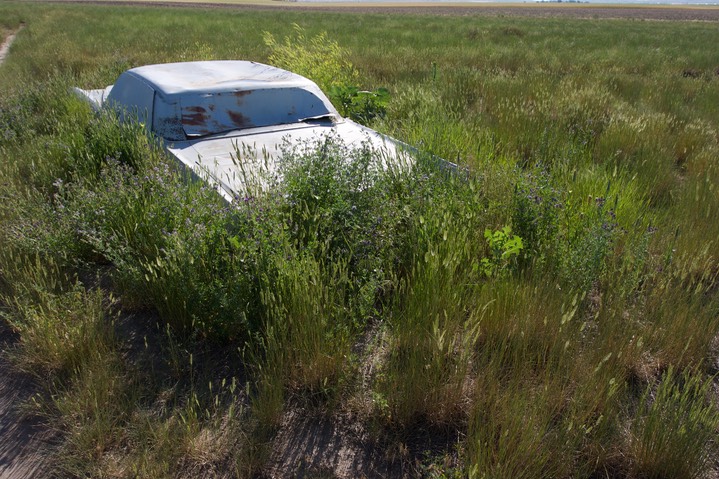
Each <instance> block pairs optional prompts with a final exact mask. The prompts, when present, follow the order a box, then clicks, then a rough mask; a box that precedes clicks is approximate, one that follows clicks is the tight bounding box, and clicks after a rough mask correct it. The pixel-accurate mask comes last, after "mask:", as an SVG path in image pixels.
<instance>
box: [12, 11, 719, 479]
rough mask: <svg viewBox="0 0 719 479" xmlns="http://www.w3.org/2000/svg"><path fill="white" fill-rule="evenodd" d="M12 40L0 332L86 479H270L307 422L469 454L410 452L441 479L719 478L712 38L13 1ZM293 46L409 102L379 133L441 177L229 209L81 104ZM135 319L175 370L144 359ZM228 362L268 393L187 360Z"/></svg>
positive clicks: (398, 101) (590, 26)
mask: <svg viewBox="0 0 719 479" xmlns="http://www.w3.org/2000/svg"><path fill="white" fill-rule="evenodd" d="M21 22H25V23H26V25H27V27H26V28H25V29H24V30H23V31H22V32H21V34H20V35H19V36H18V39H17V43H16V45H15V47H14V53H13V55H12V56H11V58H9V59H8V62H7V63H6V64H5V65H3V66H2V67H0V90H1V91H2V95H1V96H0V157H1V158H2V160H3V161H2V162H0V184H2V189H0V199H1V200H2V202H0V225H1V226H2V228H0V244H1V245H2V246H1V247H0V294H1V296H0V298H1V304H2V310H1V311H2V313H3V317H4V318H5V321H6V322H8V323H9V324H10V325H11V326H12V327H13V328H14V329H15V330H16V331H17V332H18V333H19V335H20V343H19V346H18V348H17V351H15V352H14V353H13V357H14V358H15V359H16V360H17V362H18V364H19V365H21V366H22V367H23V368H25V369H28V370H32V371H34V372H35V373H36V374H37V376H38V377H40V378H47V377H50V379H49V380H48V381H47V383H46V386H47V394H45V395H44V396H42V395H41V396H40V397H38V398H37V401H38V404H40V406H41V410H42V411H44V412H45V414H47V415H48V417H49V418H51V419H52V420H53V421H56V422H55V424H58V425H59V427H61V428H62V429H63V430H64V431H66V432H67V435H66V436H65V439H64V445H63V449H62V451H65V452H66V453H67V457H65V458H64V459H63V460H61V461H60V463H59V465H60V466H62V467H63V468H64V469H63V470H64V471H65V472H66V473H68V474H71V475H77V476H82V475H94V476H127V477H129V476H133V477H135V476H142V477H176V476H178V475H183V474H184V475H193V474H194V475H202V474H209V472H208V471H211V470H212V471H218V470H219V471H222V474H227V475H236V476H239V477H251V476H252V475H253V474H257V473H259V472H261V471H262V468H263V465H264V463H265V461H266V460H267V458H268V457H269V454H270V452H271V447H272V438H273V435H274V433H275V432H276V431H277V429H278V428H279V427H282V420H283V418H284V417H285V414H286V413H287V411H291V410H292V408H294V407H297V406H298V405H301V407H305V408H311V409H312V410H313V412H315V413H317V414H325V415H332V414H335V413H337V411H341V412H342V414H347V415H348V416H351V417H354V418H357V419H356V420H357V421H362V422H363V423H364V424H365V425H367V426H368V427H369V428H370V429H371V430H372V432H373V437H374V438H375V439H378V440H379V442H381V443H383V444H387V443H389V448H388V449H389V450H390V451H393V450H400V451H406V446H405V442H407V441H408V439H412V438H413V437H414V436H415V433H416V431H434V432H442V433H443V434H446V432H447V431H452V433H450V435H452V436H453V437H455V438H459V439H458V440H457V442H456V443H454V444H452V445H447V446H446V447H445V450H443V451H442V452H441V454H440V455H445V456H447V457H451V458H452V461H449V462H448V463H447V464H449V463H450V462H451V465H446V464H444V463H441V461H436V462H432V461H434V459H433V457H434V456H431V457H429V458H427V457H425V456H421V454H419V455H416V457H412V458H410V459H408V458H406V457H405V459H402V460H405V461H407V462H408V463H409V462H412V464H413V465H412V467H418V466H417V461H419V462H422V461H430V462H432V464H423V465H422V467H425V468H426V469H427V470H430V469H431V470H433V471H435V472H436V471H443V473H446V475H447V476H450V477H452V476H451V474H455V475H457V476H460V477H465V476H469V477H528V478H533V477H586V476H598V477H604V476H606V475H610V476H611V475H613V474H614V475H629V476H631V477H646V476H652V477H656V476H657V475H661V474H665V475H667V477H669V476H675V477H678V476H686V477H699V476H701V475H702V474H705V473H707V471H708V470H709V469H710V468H711V467H712V466H711V465H710V464H709V463H708V462H707V457H709V456H708V454H709V453H710V452H711V451H712V449H711V447H712V444H713V443H715V442H716V406H715V405H713V404H712V403H711V402H709V401H708V400H707V398H706V394H707V388H708V387H709V385H710V384H711V374H712V372H713V371H714V369H713V368H714V365H713V364H714V361H713V359H712V357H713V356H714V355H715V354H716V341H715V337H716V333H717V330H718V329H719V322H718V319H717V318H719V314H718V313H719V299H718V298H717V290H716V281H717V277H716V275H717V274H718V272H719V268H718V263H717V261H718V260H717V258H719V242H718V241H717V239H716V238H717V236H718V235H719V226H717V222H716V221H715V216H716V212H717V208H719V204H717V202H718V201H719V200H718V198H719V196H718V195H717V183H718V181H719V177H718V173H717V172H718V171H719V170H717V166H716V164H715V163H716V160H717V154H718V153H719V136H717V131H719V101H718V100H719V76H717V74H716V68H717V65H716V58H715V56H714V55H713V52H712V50H711V49H709V48H707V47H706V45H712V44H719V32H718V31H717V29H716V28H715V25H713V24H704V23H689V22H687V23H682V22H674V23H669V22H661V23H659V22H628V21H618V20H602V21H597V20H557V19H542V20H537V19H534V20H531V19H522V18H513V19H511V20H510V19H504V18H485V17H482V18H479V17H477V18H473V17H466V18H464V17H451V18H429V17H425V16H423V17H415V16H411V15H408V16H379V15H355V14H351V15H350V14H340V13H319V12H318V13H300V12H282V13H279V12H272V11H241V12H240V11H203V12H202V13H201V14H198V12H196V11H189V10H173V9H168V8H163V9H152V8H133V7H122V8H120V7H117V6H110V5H107V6H77V5H63V6H51V5H37V4H34V5H32V6H30V5H27V4H22V3H21V4H13V3H3V4H1V5H0V34H2V32H6V31H9V30H11V29H14V28H16V26H17V25H19V24H20V23H21ZM293 23H297V24H299V25H300V26H301V27H302V28H303V29H304V30H303V31H304V35H305V37H306V38H309V39H311V38H320V39H321V38H325V37H315V35H318V34H319V33H320V32H327V36H326V38H327V39H330V40H331V41H333V42H337V44H338V45H339V46H341V47H342V48H343V49H346V53H347V55H348V60H349V61H350V62H351V63H352V65H353V67H354V68H355V69H356V71H357V76H356V77H353V76H350V77H348V78H352V80H353V81H356V82H357V84H358V85H357V86H359V87H361V88H367V89H372V88H377V87H386V88H388V89H389V90H390V92H391V98H390V102H389V104H388V105H387V112H386V115H385V116H384V117H378V118H377V119H375V120H374V122H373V125H372V126H374V127H375V128H377V129H379V130H381V131H382V132H385V133H388V134H391V135H393V136H395V137H396V138H398V139H401V140H403V141H405V142H407V143H409V144H412V145H415V146H417V147H418V148H419V149H420V150H421V151H422V152H424V153H426V154H427V155H426V156H424V155H420V161H418V162H417V164H416V167H415V168H413V169H408V170H407V171H387V172H382V171H378V170H377V169H373V168H372V161H373V152H371V151H363V152H360V153H355V154H349V153H348V151H347V150H346V149H345V148H343V146H342V145H341V144H339V143H337V144H334V143H333V144H327V145H325V148H324V149H320V150H318V151H317V152H314V153H309V154H303V153H298V151H293V150H292V149H291V148H288V149H287V151H286V152H285V157H284V161H285V163H284V164H285V165H286V166H285V167H284V169H283V175H284V176H283V180H281V181H278V182H277V183H276V184H274V187H275V191H274V193H277V194H270V195H266V196H262V197H259V196H258V197H256V198H248V201H246V202H242V203H241V204H238V205H237V206H236V207H233V208H228V207H226V205H224V204H223V203H222V202H221V201H220V200H219V199H218V198H216V197H215V195H214V193H213V191H212V190H211V189H210V188H207V187H205V186H203V185H202V184H200V183H197V182H192V181H189V180H188V178H186V177H185V176H184V175H183V174H182V172H180V171H177V170H176V169H175V168H173V167H172V160H171V159H170V158H168V157H166V156H165V155H164V154H163V153H162V150H161V149H160V148H158V145H157V144H156V142H155V141H154V140H152V139H148V137H147V136H146V135H145V134H144V133H143V131H142V130H141V129H140V128H138V127H137V126H136V125H135V126H133V125H123V124H120V123H118V122H117V121H116V120H115V119H114V118H112V117H111V116H109V115H108V116H99V117H95V116H93V115H92V113H91V112H90V110H89V108H87V106H86V105H84V104H83V103H82V102H81V101H79V100H78V99H77V98H75V97H74V96H73V95H71V94H70V93H69V88H70V87H71V86H74V85H78V86H81V87H92V88H98V87H104V86H105V85H107V84H110V83H112V82H113V81H114V79H115V78H116V77H117V75H118V74H119V73H120V72H121V71H123V70H125V69H127V68H129V67H132V66H137V65H142V64H149V63H159V62H166V61H183V60H194V59H221V58H235V59H237V58H241V59H248V60H256V61H268V58H270V55H271V53H272V52H271V49H270V48H269V47H268V45H266V44H265V42H264V41H263V31H267V32H270V33H271V34H273V35H274V36H275V38H278V39H282V38H284V37H285V36H287V35H291V34H292V32H293V31H295V30H294V27H293V26H292V24H293ZM67 25H73V27H72V28H67ZM258 25H261V26H262V27H261V28H258ZM358 31H359V32H360V33H357V32H358ZM148 32H153V33H152V34H151V35H148ZM293 41H297V42H298V41H299V40H293ZM299 47H301V45H299V46H298V50H299V51H301V48H299ZM315 60H317V59H314V58H313V62H314V63H313V62H311V63H312V65H314V64H315V63H316V61H315ZM330 60H331V59H330ZM317 61H322V59H319V60H317ZM328 61H329V60H328ZM302 64H303V63H302V62H300V63H298V65H300V66H298V67H297V68H300V67H301V65H302ZM305 73H306V74H310V75H311V74H312V73H311V69H310V70H309V71H308V72H305ZM431 155H436V156H439V157H442V158H446V159H448V160H451V161H453V162H456V163H457V164H459V165H460V166H461V167H462V168H465V167H466V168H467V170H466V171H465V170H463V169H460V170H458V171H455V172H454V173H451V174H446V173H442V172H438V171H437V170H436V168H433V167H432V166H431V165H432V164H433V161H432V160H433V157H432V156H431ZM348 158H350V159H351V160H352V161H347V159H348ZM426 160H428V161H426ZM428 164H429V165H428ZM358 177H361V178H362V179H363V180H362V181H361V182H360V181H359V180H358V179H357V178H358ZM358 183H362V185H363V187H362V188H357V184H358ZM486 232H488V233H486ZM493 233H498V234H499V236H498V237H499V238H503V239H501V240H496V239H495V240H492V238H494V236H493ZM502 235H504V236H502ZM515 235H516V237H518V238H521V241H522V242H521V247H519V248H517V249H516V250H513V251H507V249H508V248H510V246H507V245H508V244H509V243H508V242H507V241H509V240H510V239H511V238H513V237H514V236H515ZM493 241H494V242H493ZM511 244H513V245H515V246H516V245H517V243H516V242H515V243H511ZM98 268H99V269H101V270H102V277H100V273H98ZM96 284H100V285H102V288H103V289H98V287H97V286H96ZM107 289H111V290H112V291H113V297H112V299H111V296H110V294H109V292H108V291H107ZM128 312H134V313H136V314H139V317H140V318H143V319H141V320H140V321H150V322H151V323H152V324H151V325H143V326H145V327H149V329H151V330H154V331H155V333H154V336H153V335H150V336H149V338H148V337H147V336H146V337H145V338H143V340H144V344H143V347H142V348H141V349H143V348H144V349H143V350H144V351H145V352H146V354H148V355H149V356H151V357H152V356H153V354H154V355H155V361H157V360H158V358H159V363H158V364H159V365H156V364H155V363H152V362H151V363H152V365H151V366H148V364H146V363H143V362H142V361H140V360H138V358H135V357H129V358H128V357H126V356H125V355H124V351H125V349H124V348H126V347H127V344H125V342H126V341H127V338H124V337H121V336H120V335H118V334H117V329H118V326H117V324H116V323H115V322H114V321H115V318H117V317H118V316H117V314H118V313H122V314H127V313H128ZM147 318H150V319H147ZM155 323H159V327H158V326H157V325H156V324H155ZM153 328H154V329H153ZM367 336H370V337H369V338H368V337H367ZM153 341H154V342H156V343H153ZM153 348H155V349H153ZM216 348H225V349H226V351H227V352H226V353H223V356H224V357H225V358H226V359H227V358H230V359H227V360H228V361H229V362H233V363H235V364H236V365H237V367H238V369H241V370H242V371H243V374H244V375H245V376H246V377H243V378H237V377H236V376H232V377H224V376H222V374H224V373H220V372H217V371H215V370H214V369H215V366H216V365H215V363H214V362H213V361H216V360H217V358H213V357H212V356H211V355H206V356H208V357H210V358H211V359H210V360H207V359H205V358H203V357H202V355H198V354H196V352H197V351H198V350H201V351H207V350H212V349H216ZM225 349H223V351H225ZM158 351H159V352H158ZM360 358H362V359H360ZM128 359H130V361H128ZM364 360H366V361H369V362H370V363H371V367H365V365H364V364H362V361H364ZM134 361H139V362H134ZM143 361H144V360H143ZM105 405H111V407H109V406H108V407H105ZM683 426H685V428H683ZM688 431H689V432H690V433H689V432H688ZM382 441H384V442H382ZM435 447H437V446H435ZM435 452H436V451H432V454H435ZM387 456H388V458H391V456H392V454H391V453H389V452H388V453H387ZM420 456H421V457H420ZM685 458H686V459H687V461H683V459H685ZM668 471H671V472H670V473H669V472H668ZM220 475H221V474H220Z"/></svg>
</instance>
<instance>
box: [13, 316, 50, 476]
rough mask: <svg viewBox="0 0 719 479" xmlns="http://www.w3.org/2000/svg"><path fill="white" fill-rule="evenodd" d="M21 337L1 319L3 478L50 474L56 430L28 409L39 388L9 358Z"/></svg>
mask: <svg viewBox="0 0 719 479" xmlns="http://www.w3.org/2000/svg"><path fill="white" fill-rule="evenodd" d="M17 340H18V338H17V336H16V335H15V334H14V333H13V332H12V331H10V329H9V328H8V327H7V326H6V325H5V324H3V323H2V322H0V479H30V478H43V477H49V475H50V467H49V466H50V462H51V459H52V450H53V439H54V438H55V437H56V433H55V432H54V431H53V430H51V429H50V428H49V427H48V426H47V425H46V424H44V423H43V421H42V419H41V418H40V417H38V416H36V415H34V414H32V413H30V412H28V411H29V410H30V408H28V407H27V406H28V404H29V403H30V402H31V398H32V396H33V395H34V394H36V393H37V388H36V387H35V384H34V382H33V380H32V378H31V377H30V376H29V375H27V374H24V373H22V372H20V371H18V370H17V369H15V368H14V367H13V365H12V364H11V363H10V361H9V360H8V358H7V352H8V351H9V350H10V349H12V347H13V346H14V344H15V343H16V342H17Z"/></svg>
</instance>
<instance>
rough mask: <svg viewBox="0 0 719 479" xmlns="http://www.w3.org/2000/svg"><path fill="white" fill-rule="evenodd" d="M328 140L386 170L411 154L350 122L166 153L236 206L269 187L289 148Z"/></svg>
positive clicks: (176, 146) (254, 134) (295, 127)
mask: <svg viewBox="0 0 719 479" xmlns="http://www.w3.org/2000/svg"><path fill="white" fill-rule="evenodd" d="M328 138H338V139H340V140H341V141H342V142H343V143H344V145H345V146H347V147H348V148H350V149H360V148H371V149H372V150H373V151H374V152H376V155H375V156H376V159H377V162H378V164H379V166H381V167H383V168H386V167H388V166H389V165H390V163H396V164H397V165H400V164H406V163H407V158H409V157H410V156H409V155H408V153H411V152H410V148H409V147H407V145H404V144H403V143H401V142H399V141H397V140H395V139H393V138H390V137H388V136H384V135H381V134H379V133H377V132H376V131H374V130H371V129H369V128H366V127H364V126H362V125H359V124H357V123H355V122H353V121H350V120H346V119H345V120H342V121H340V122H338V123H332V122H330V121H327V120H320V119H318V120H317V121H312V120H310V121H308V122H303V123H295V124H290V125H281V126H279V127H278V126H273V127H271V128H255V129H251V130H240V131H231V132H228V133H225V134H221V135H214V136H212V137H207V138H199V139H194V140H190V141H183V142H175V143H171V144H168V145H167V150H168V151H169V152H170V153H171V154H173V155H174V156H175V157H176V158H177V159H178V160H179V161H180V162H181V163H182V164H183V165H185V166H186V167H188V168H189V169H190V170H191V171H192V172H193V173H194V174H195V175H197V176H198V177H200V178H201V179H203V180H205V181H207V182H209V183H210V184H212V185H213V186H214V187H215V188H217V190H218V192H219V193H220V194H221V195H222V196H223V197H224V198H225V199H226V200H227V201H230V202H231V201H233V199H234V198H237V197H244V196H246V195H248V194H252V193H253V192H257V191H258V190H264V189H266V188H267V185H268V181H269V180H270V178H271V177H272V176H273V175H274V174H276V172H277V171H278V168H279V166H280V165H279V162H281V161H282V155H283V153H284V152H285V151H286V150H287V148H288V147H293V146H294V147H296V148H300V151H302V150H301V149H303V148H306V149H307V150H309V149H311V148H313V147H314V148H316V147H317V146H318V145H321V142H322V141H325V140H326V139H328Z"/></svg>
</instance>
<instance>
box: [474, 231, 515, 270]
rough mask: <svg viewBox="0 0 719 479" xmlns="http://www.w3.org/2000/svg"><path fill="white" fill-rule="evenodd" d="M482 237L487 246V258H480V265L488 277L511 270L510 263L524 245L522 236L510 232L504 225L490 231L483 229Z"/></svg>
mask: <svg viewBox="0 0 719 479" xmlns="http://www.w3.org/2000/svg"><path fill="white" fill-rule="evenodd" d="M484 238H485V239H486V240H487V245H488V246H489V254H490V257H489V258H482V261H481V267H482V270H483V271H484V274H486V275H487V276H488V277H497V276H501V275H503V274H507V273H508V272H510V271H511V265H512V262H513V261H514V260H516V258H517V257H518V256H519V254H520V253H521V251H522V249H523V248H524V245H523V244H522V238H520V237H519V236H517V235H513V234H512V228H511V227H509V226H505V227H504V228H502V229H501V230H496V231H494V232H492V230H490V229H489V228H487V229H485V230H484Z"/></svg>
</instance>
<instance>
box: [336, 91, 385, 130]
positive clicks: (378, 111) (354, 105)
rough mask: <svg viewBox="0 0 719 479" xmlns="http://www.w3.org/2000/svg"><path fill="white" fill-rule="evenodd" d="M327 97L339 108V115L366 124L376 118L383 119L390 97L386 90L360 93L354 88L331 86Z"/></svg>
mask: <svg viewBox="0 0 719 479" xmlns="http://www.w3.org/2000/svg"><path fill="white" fill-rule="evenodd" d="M328 95H329V97H330V99H331V100H332V102H333V103H334V104H336V105H338V106H339V111H340V114H342V116H344V117H348V118H351V119H352V120H354V121H357V122H359V123H363V124H368V123H370V122H371V121H372V120H374V119H375V118H377V117H380V118H384V116H385V115H386V114H387V105H388V104H389V100H390V95H389V91H388V90H387V89H386V88H377V89H376V90H374V91H361V90H360V89H359V88H357V87H356V86H348V85H333V86H332V88H330V90H329V92H328Z"/></svg>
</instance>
